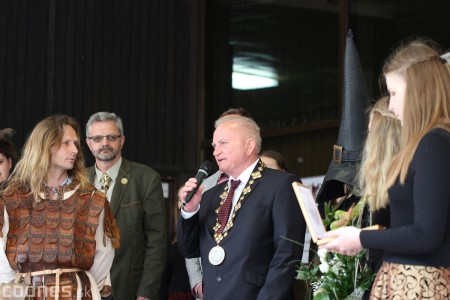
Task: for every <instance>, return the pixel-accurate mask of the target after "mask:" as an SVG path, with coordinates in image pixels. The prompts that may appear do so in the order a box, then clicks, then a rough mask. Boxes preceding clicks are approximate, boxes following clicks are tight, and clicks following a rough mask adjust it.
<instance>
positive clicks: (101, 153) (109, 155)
mask: <svg viewBox="0 0 450 300" xmlns="http://www.w3.org/2000/svg"><path fill="white" fill-rule="evenodd" d="M117 153H118V151H115V149H114V148H112V147H109V146H106V147H102V148H100V149H98V150H97V153H96V154H95V158H96V159H98V160H100V161H111V160H113V159H115V158H116V157H117Z"/></svg>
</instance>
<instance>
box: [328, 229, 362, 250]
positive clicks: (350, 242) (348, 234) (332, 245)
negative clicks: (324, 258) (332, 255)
mask: <svg viewBox="0 0 450 300" xmlns="http://www.w3.org/2000/svg"><path fill="white" fill-rule="evenodd" d="M360 232H361V229H359V228H356V227H350V226H347V227H341V228H338V229H336V230H331V231H328V232H327V233H325V238H333V240H331V241H330V242H328V243H326V244H323V245H320V246H319V248H324V249H327V251H333V252H337V253H340V254H344V255H347V256H354V255H356V254H358V252H359V251H361V250H362V249H363V247H362V245H361V240H360V239H359V233H360Z"/></svg>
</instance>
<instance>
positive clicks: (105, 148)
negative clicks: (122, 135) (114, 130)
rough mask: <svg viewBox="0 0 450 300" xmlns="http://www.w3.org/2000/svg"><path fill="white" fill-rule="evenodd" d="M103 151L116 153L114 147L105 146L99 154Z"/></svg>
mask: <svg viewBox="0 0 450 300" xmlns="http://www.w3.org/2000/svg"><path fill="white" fill-rule="evenodd" d="M103 150H109V151H111V152H114V149H113V147H110V146H104V147H101V148H100V149H98V151H99V152H101V151H103Z"/></svg>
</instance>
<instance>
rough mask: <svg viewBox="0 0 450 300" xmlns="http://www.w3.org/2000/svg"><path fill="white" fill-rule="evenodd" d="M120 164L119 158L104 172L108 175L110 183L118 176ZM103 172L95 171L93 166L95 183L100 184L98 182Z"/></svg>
mask: <svg viewBox="0 0 450 300" xmlns="http://www.w3.org/2000/svg"><path fill="white" fill-rule="evenodd" d="M121 164H122V157H120V158H119V160H118V161H117V162H116V163H115V164H114V165H113V166H112V167H111V168H109V169H108V170H106V173H108V175H109V177H111V179H112V181H115V180H116V178H117V176H118V175H119V170H120V165H121ZM102 174H103V172H102V171H100V170H99V169H97V165H95V176H96V179H95V180H96V182H98V183H100V180H101V178H102Z"/></svg>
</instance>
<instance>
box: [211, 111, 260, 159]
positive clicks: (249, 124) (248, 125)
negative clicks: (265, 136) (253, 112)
mask: <svg viewBox="0 0 450 300" xmlns="http://www.w3.org/2000/svg"><path fill="white" fill-rule="evenodd" d="M228 121H232V122H236V123H238V124H239V126H242V127H243V130H245V131H246V132H247V133H248V135H249V137H252V138H254V139H255V141H256V150H257V153H259V152H260V151H261V144H262V138H261V133H260V129H259V126H258V124H256V122H255V121H254V120H253V119H252V118H248V117H244V116H240V115H236V114H232V115H226V116H223V117H220V118H219V119H217V120H216V122H214V127H215V128H217V127H219V126H220V125H222V124H223V123H225V122H228Z"/></svg>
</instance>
